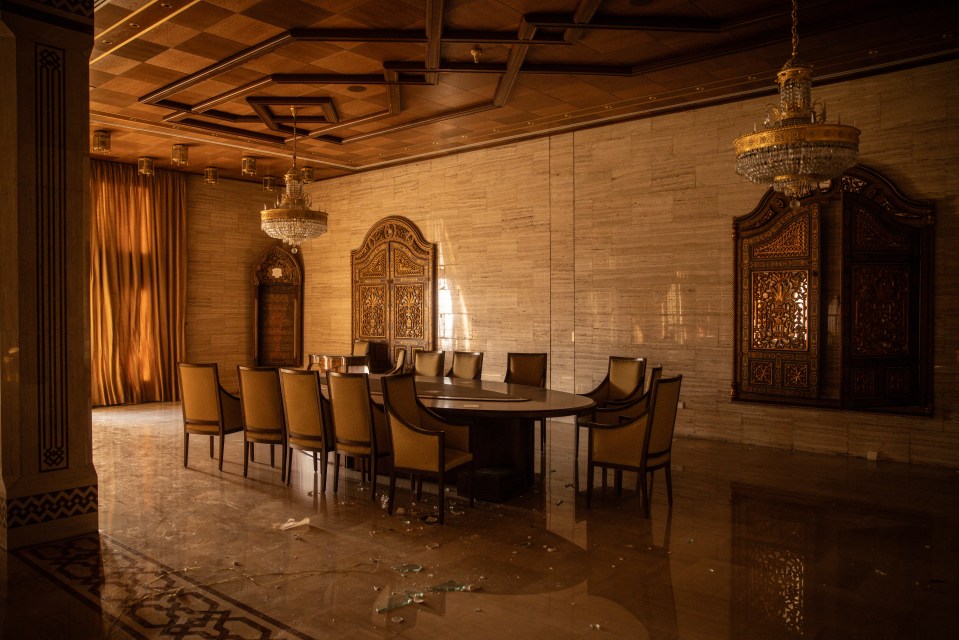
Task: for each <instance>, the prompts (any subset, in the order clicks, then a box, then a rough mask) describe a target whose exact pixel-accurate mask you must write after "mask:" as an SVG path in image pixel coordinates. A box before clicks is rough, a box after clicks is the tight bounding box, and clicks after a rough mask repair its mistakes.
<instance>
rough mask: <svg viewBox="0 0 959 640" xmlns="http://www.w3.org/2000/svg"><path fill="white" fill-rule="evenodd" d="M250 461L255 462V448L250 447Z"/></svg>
mask: <svg viewBox="0 0 959 640" xmlns="http://www.w3.org/2000/svg"><path fill="white" fill-rule="evenodd" d="M250 460H252V461H253V462H256V447H250Z"/></svg>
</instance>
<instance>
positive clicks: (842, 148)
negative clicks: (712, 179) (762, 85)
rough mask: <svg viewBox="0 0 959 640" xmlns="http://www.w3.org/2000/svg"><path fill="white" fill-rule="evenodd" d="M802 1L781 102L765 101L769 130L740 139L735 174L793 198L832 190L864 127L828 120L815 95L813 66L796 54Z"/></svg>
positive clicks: (794, 203) (794, 10)
mask: <svg viewBox="0 0 959 640" xmlns="http://www.w3.org/2000/svg"><path fill="white" fill-rule="evenodd" d="M797 14H798V10H797V0H792V57H791V58H789V60H787V61H786V64H784V65H783V68H782V70H781V71H780V72H779V73H778V74H777V76H776V77H777V79H778V81H779V107H776V106H775V105H767V106H766V117H765V120H764V122H763V125H764V126H765V129H763V130H762V131H757V132H754V133H750V134H747V135H744V136H740V137H739V138H736V141H735V142H734V145H735V148H736V173H738V174H739V175H741V176H743V177H745V178H747V179H749V180H751V181H753V182H757V183H759V184H768V185H770V186H771V187H772V188H773V189H774V190H776V191H778V192H780V193H784V194H785V195H787V196H789V197H790V198H792V199H793V200H792V202H791V203H790V206H791V207H794V208H795V207H798V206H799V200H798V199H799V198H802V197H804V196H807V195H809V194H810V193H812V192H813V191H815V190H817V189H828V188H829V187H830V186H831V184H832V180H833V179H835V178H838V177H839V176H841V175H842V174H843V172H844V171H845V170H846V169H848V168H850V167H852V166H853V165H854V164H856V158H857V156H858V155H859V129H857V128H856V127H850V126H847V125H841V124H826V106H825V104H823V103H822V102H813V99H812V67H811V66H810V65H807V64H803V63H802V62H800V61H799V60H798V58H797V57H796V53H797V50H798V48H799V33H798V30H797V24H798V22H799V20H798V16H797Z"/></svg>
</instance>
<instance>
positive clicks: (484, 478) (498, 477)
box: [456, 467, 527, 502]
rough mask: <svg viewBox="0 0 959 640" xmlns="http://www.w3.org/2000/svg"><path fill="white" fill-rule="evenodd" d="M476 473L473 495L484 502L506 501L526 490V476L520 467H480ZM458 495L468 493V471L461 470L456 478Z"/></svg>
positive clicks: (463, 495)
mask: <svg viewBox="0 0 959 640" xmlns="http://www.w3.org/2000/svg"><path fill="white" fill-rule="evenodd" d="M475 473H476V492H475V493H474V494H473V497H474V498H475V499H476V500H482V501H484V502H506V501H507V500H511V499H513V498H515V497H516V496H518V495H520V494H521V493H523V491H525V490H526V486H527V484H526V477H525V475H526V474H525V473H524V471H523V470H521V469H511V468H509V467H482V468H478V469H476V471H475ZM456 491H457V493H458V494H459V495H460V497H464V498H465V497H468V496H469V495H470V473H469V471H461V472H460V474H459V477H458V478H457V480H456Z"/></svg>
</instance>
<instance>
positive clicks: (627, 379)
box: [607, 356, 646, 400]
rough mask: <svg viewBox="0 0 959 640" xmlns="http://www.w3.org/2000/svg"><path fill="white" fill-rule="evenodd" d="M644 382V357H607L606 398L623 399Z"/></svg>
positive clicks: (639, 388) (641, 389) (639, 389)
mask: <svg viewBox="0 0 959 640" xmlns="http://www.w3.org/2000/svg"><path fill="white" fill-rule="evenodd" d="M645 383H646V358H624V357H622V356H610V357H609V395H608V396H607V400H625V399H626V398H628V397H629V396H631V395H633V394H634V393H636V392H637V391H638V392H639V393H642V391H643V385H644V384H645Z"/></svg>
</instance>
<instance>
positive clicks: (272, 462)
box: [270, 444, 276, 468]
mask: <svg viewBox="0 0 959 640" xmlns="http://www.w3.org/2000/svg"><path fill="white" fill-rule="evenodd" d="M275 453H276V448H275V447H274V446H273V445H272V444H271V445H270V466H271V467H274V468H276V458H275Z"/></svg>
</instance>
